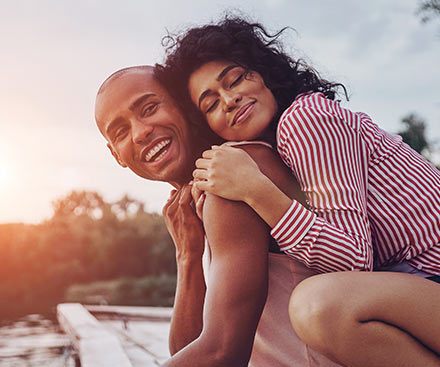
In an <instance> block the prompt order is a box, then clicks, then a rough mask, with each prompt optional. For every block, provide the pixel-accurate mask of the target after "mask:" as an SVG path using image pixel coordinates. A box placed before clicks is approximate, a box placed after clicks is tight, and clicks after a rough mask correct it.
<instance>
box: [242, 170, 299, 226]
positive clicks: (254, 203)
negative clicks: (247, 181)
mask: <svg viewBox="0 0 440 367" xmlns="http://www.w3.org/2000/svg"><path fill="white" fill-rule="evenodd" d="M261 176H264V177H259V178H257V179H256V180H255V181H254V182H253V183H252V185H251V188H250V190H249V195H248V196H247V199H246V204H248V205H249V206H250V207H251V208H252V209H254V210H255V212H256V213H257V214H258V215H259V216H260V217H261V218H262V219H263V220H264V221H265V222H266V223H267V224H268V225H269V227H271V228H273V227H274V226H275V225H276V224H277V223H278V221H279V220H280V219H281V217H282V216H283V215H284V213H285V212H286V211H287V210H288V208H289V207H290V205H291V204H292V199H290V198H289V197H288V196H287V195H286V194H285V193H284V192H283V191H281V190H280V189H279V188H278V186H276V185H275V184H274V183H273V182H272V181H271V180H270V179H269V178H268V177H267V176H265V175H263V174H261Z"/></svg>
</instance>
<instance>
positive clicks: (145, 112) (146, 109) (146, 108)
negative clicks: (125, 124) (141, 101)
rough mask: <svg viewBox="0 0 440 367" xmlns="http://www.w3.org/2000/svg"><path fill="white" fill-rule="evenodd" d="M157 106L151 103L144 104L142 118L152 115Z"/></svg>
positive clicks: (155, 103)
mask: <svg viewBox="0 0 440 367" xmlns="http://www.w3.org/2000/svg"><path fill="white" fill-rule="evenodd" d="M157 105H158V103H157V102H151V103H148V104H146V105H145V106H144V108H143V109H142V111H141V115H142V117H145V116H149V115H151V114H152V113H154V111H156V108H157Z"/></svg>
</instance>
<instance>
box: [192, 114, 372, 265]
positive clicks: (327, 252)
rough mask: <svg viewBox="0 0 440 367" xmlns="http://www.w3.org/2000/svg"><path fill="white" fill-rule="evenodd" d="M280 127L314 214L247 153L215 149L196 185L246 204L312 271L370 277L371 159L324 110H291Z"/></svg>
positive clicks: (283, 150)
mask: <svg viewBox="0 0 440 367" xmlns="http://www.w3.org/2000/svg"><path fill="white" fill-rule="evenodd" d="M280 124H281V126H280V136H279V139H278V140H279V146H278V148H279V151H280V154H281V155H282V157H283V160H284V161H285V162H286V163H287V164H288V165H289V166H290V167H291V168H292V170H293V171H294V174H295V176H297V177H298V179H299V180H300V182H301V184H302V186H303V188H304V190H305V192H306V194H307V196H308V199H309V204H310V209H311V210H309V209H308V208H307V207H305V206H304V205H302V204H301V203H299V202H298V201H296V200H293V202H292V200H290V202H289V201H288V199H287V198H286V195H285V193H283V192H281V190H277V188H275V187H274V184H273V183H271V182H269V180H268V179H267V178H264V177H262V173H261V172H260V171H259V170H258V167H257V166H256V164H255V163H250V162H249V159H245V158H243V157H244V155H243V154H244V152H241V153H240V156H239V153H237V151H235V153H234V154H231V153H232V152H233V149H234V148H229V147H221V148H219V149H213V150H211V151H210V152H207V153H206V154H205V155H204V158H203V159H202V160H199V161H197V163H196V164H197V166H198V170H197V171H196V172H194V174H195V176H196V177H198V178H201V179H202V180H205V181H204V182H201V183H197V184H196V185H197V186H198V187H199V188H201V189H205V190H207V191H209V192H213V193H216V194H217V195H221V196H223V195H226V197H229V198H231V199H234V200H243V201H245V202H247V203H248V204H249V205H251V206H252V208H253V209H254V210H255V211H257V213H258V214H259V215H260V216H261V217H262V218H264V220H265V221H266V222H267V223H268V224H270V225H271V226H272V228H273V230H272V235H273V237H274V238H275V240H276V241H277V242H278V244H279V245H280V249H281V250H283V251H285V252H286V253H288V254H290V255H292V256H293V257H295V258H296V259H297V260H299V261H301V262H303V263H305V264H306V265H307V266H309V267H312V268H314V269H316V270H318V271H320V272H332V271H342V270H372V266H373V256H372V244H371V235H370V228H369V221H368V215H367V209H366V203H367V193H366V174H367V161H366V160H367V154H366V152H365V149H364V146H363V142H362V139H361V138H360V136H359V134H358V133H357V131H355V130H354V129H353V128H352V127H351V126H349V125H348V124H346V123H344V122H341V121H339V120H338V118H337V117H335V116H334V115H332V114H330V113H328V111H326V112H322V111H321V110H319V109H318V108H317V109H310V108H308V109H306V108H303V109H302V110H301V109H297V110H292V111H290V113H288V114H286V115H285V116H284V117H283V120H282V121H281V122H280ZM235 149H236V148H235ZM231 162H232V163H231ZM254 177H255V178H254ZM286 208H287V209H286Z"/></svg>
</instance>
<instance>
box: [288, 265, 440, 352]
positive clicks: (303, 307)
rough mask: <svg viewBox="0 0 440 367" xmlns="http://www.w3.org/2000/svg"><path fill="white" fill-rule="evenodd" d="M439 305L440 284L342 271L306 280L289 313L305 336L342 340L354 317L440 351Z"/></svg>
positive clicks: (386, 274) (403, 276)
mask: <svg viewBox="0 0 440 367" xmlns="http://www.w3.org/2000/svg"><path fill="white" fill-rule="evenodd" d="M439 304H440V284H438V283H436V282H433V281H431V280H427V279H424V278H422V277H419V276H415V275H409V274H402V273H390V272H372V273H367V272H339V273H329V274H320V275H316V276H313V277H311V278H308V279H305V280H304V281H303V282H301V283H300V284H299V285H298V286H297V287H296V289H295V290H294V292H293V293H292V297H291V301H290V306H289V313H290V316H291V320H292V324H293V326H294V328H295V330H296V331H297V332H298V334H299V335H304V336H305V337H306V338H307V337H308V336H312V337H314V338H316V337H318V338H319V337H320V335H321V337H322V338H323V339H326V340H329V339H330V340H331V338H334V339H335V340H337V339H339V338H341V337H343V335H344V325H349V324H350V323H352V322H353V321H354V322H358V323H365V322H368V321H380V322H383V323H386V324H389V325H392V326H395V327H397V328H399V329H402V330H404V331H406V332H407V333H409V334H410V335H411V336H413V337H414V338H416V339H417V340H419V341H421V342H422V343H423V344H425V345H427V346H428V347H429V348H431V349H433V350H435V351H440V337H439V335H440V313H439V312H438V305H439ZM312 333H313V335H311V334H312ZM307 334H309V335H307Z"/></svg>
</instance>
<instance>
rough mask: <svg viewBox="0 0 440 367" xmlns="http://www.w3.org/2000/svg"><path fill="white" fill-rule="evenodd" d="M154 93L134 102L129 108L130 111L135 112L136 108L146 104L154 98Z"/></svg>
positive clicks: (144, 95)
mask: <svg viewBox="0 0 440 367" xmlns="http://www.w3.org/2000/svg"><path fill="white" fill-rule="evenodd" d="M154 96H155V94H154V93H146V94H143V95H142V96H140V97H139V98H138V99H137V100H136V101H134V102H133V103H132V104H131V106H130V107H129V109H130V111H134V110H135V109H136V108H138V107H139V105H141V104H142V103H144V102H146V101H147V100H148V99H149V98H151V97H154Z"/></svg>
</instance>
